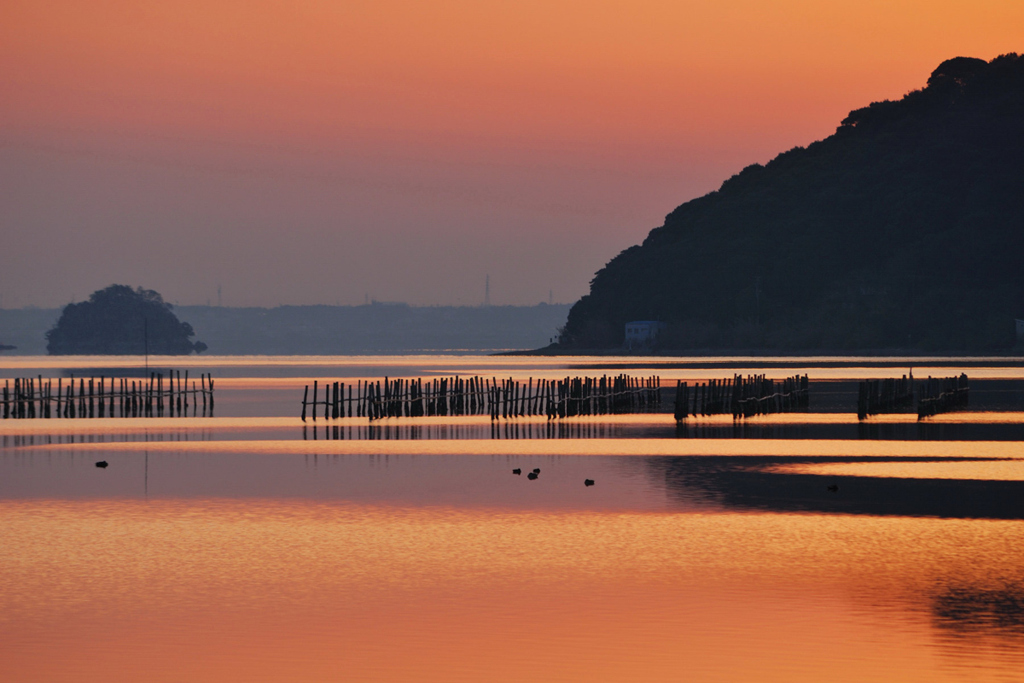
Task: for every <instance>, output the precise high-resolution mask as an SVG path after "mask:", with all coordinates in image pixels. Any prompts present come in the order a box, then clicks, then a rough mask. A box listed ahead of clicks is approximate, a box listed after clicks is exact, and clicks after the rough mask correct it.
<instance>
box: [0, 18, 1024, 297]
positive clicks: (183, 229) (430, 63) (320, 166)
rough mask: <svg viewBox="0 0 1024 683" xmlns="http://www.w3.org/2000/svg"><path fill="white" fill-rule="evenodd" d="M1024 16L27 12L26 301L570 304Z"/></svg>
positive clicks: (16, 282) (18, 258)
mask: <svg viewBox="0 0 1024 683" xmlns="http://www.w3.org/2000/svg"><path fill="white" fill-rule="evenodd" d="M1021 51H1024V2H1021V1H1020V0H976V1H975V2H971V3H967V2H963V0H959V1H956V2H953V1H950V0H928V1H925V0H913V1H909V0H903V1H900V0H886V1H881V0H862V1H861V2H857V3H839V2H831V1H824V0H818V1H810V0H775V1H774V2H755V1H753V0H699V1H693V0H690V1H687V0H675V1H673V2H666V1H653V0H629V1H628V2H626V1H619V0H615V1H602V0H588V1H587V2H582V1H579V2H571V1H564V0H545V1H544V2H539V1H534V0H519V1H518V2H499V1H493V2H481V1H479V0H478V1H477V2H469V1H460V0H456V1H444V0H437V1H435V2H398V1H394V0H375V1H374V2H366V1H363V0H348V1H342V0H334V1H330V2H327V1H321V2H317V1H308V0H290V1H288V2H278V1H274V0H245V1H244V2H243V1H242V0H204V1H203V2H197V1H193V0H175V1H174V2H166V1H163V2H156V1H155V0H154V1H136V2H128V1H121V0H92V1H90V2H80V1H70V0H53V1H48V0H31V1H27V0H5V1H4V2H3V3H2V4H0V209H2V211H0V237H2V249H0V297H2V299H0V305H2V307H4V308H14V307H21V306H27V305H36V306H59V305H63V304H65V303H68V302H69V301H71V300H79V301H80V300H82V299H83V298H85V297H87V296H88V295H89V293H90V292H92V291H93V290H95V289H98V288H100V287H103V286H106V285H108V284H111V283H113V282H118V283H123V284H130V285H143V286H145V287H148V288H153V289H156V290H158V291H160V292H161V293H163V294H164V296H165V298H166V299H167V300H169V301H172V302H177V303H181V304H193V303H206V302H207V300H211V301H212V302H214V303H215V302H216V297H217V287H218V285H221V286H222V288H223V303H224V304H225V305H232V306H236V305H269V306H272V305H277V304H282V303H291V304H308V303H328V304H334V303H341V304H353V303H362V302H363V301H364V300H365V298H366V297H371V298H374V299H377V300H382V301H407V302H410V303H414V304H471V305H475V304H479V303H480V302H481V301H482V299H483V291H484V278H485V276H486V275H487V274H490V276H491V298H492V303H496V304H506V303H511V304H531V303H537V302H539V301H547V300H548V297H549V292H553V296H554V299H555V300H556V301H564V302H569V301H572V300H575V299H576V298H578V297H579V296H580V295H582V294H584V293H585V292H586V291H587V286H588V282H589V280H590V278H591V277H592V275H593V273H594V271H595V270H597V269H598V268H600V267H601V266H602V265H603V264H604V263H605V262H607V261H608V260H609V259H610V258H612V257H613V256H614V255H615V254H616V253H618V252H619V251H620V250H622V249H624V248H626V247H628V246H630V245H632V244H635V243H637V242H639V241H640V240H642V239H643V237H644V236H645V235H646V233H647V231H649V230H650V229H651V228H653V227H656V226H657V225H660V224H661V222H662V219H663V218H664V216H665V214H666V213H668V212H669V211H671V210H672V209H673V208H675V207H676V206H677V205H678V204H680V203H682V202H684V201H686V200H688V199H691V198H693V197H696V196H699V195H701V194H703V193H705V192H707V191H709V190H713V189H715V188H717V187H718V185H719V184H720V183H721V182H722V181H723V180H724V179H725V178H727V177H728V176H730V175H731V174H733V173H735V172H737V171H739V170H740V169H741V168H743V167H744V166H746V165H748V164H750V163H754V162H762V163H763V162H765V161H767V160H768V159H770V158H771V157H773V156H774V155H775V154H777V153H779V152H781V151H784V150H786V149H789V148H791V147H793V146H796V145H805V144H807V143H809V142H811V141H813V140H816V139H820V138H822V137H825V136H827V135H829V134H830V133H831V132H833V131H834V130H835V127H836V125H837V124H838V123H839V121H840V120H841V119H842V118H843V117H844V116H845V115H846V113H847V112H848V111H849V110H851V109H854V108H858V107H861V106H864V105H866V104H868V103H869V102H872V101H876V100H881V99H892V98H898V97H900V96H902V95H903V94H904V93H906V92H908V91H909V90H913V89H916V88H919V87H922V86H923V85H924V83H925V81H926V79H927V77H928V74H929V73H930V72H931V71H932V69H934V68H935V67H936V66H937V65H938V64H939V63H940V62H941V61H942V60H944V59H947V58H950V57H954V56H958V55H966V56H974V57H981V58H984V59H991V58H992V57H995V56H997V55H999V54H1002V53H1006V52H1021Z"/></svg>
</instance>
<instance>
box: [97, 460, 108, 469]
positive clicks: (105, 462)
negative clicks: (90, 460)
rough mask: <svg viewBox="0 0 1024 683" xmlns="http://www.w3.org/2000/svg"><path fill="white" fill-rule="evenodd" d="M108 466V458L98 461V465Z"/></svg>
mask: <svg viewBox="0 0 1024 683" xmlns="http://www.w3.org/2000/svg"><path fill="white" fill-rule="evenodd" d="M106 466H107V461H106V460H100V461H99V462H98V463H96V467H100V468H103V467H106Z"/></svg>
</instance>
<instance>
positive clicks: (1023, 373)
mask: <svg viewBox="0 0 1024 683" xmlns="http://www.w3.org/2000/svg"><path fill="white" fill-rule="evenodd" d="M144 365H145V361H144V358H143V357H142V356H4V357H0V369H6V370H9V371H10V374H14V375H16V374H19V372H20V373H23V374H28V375H34V374H36V372H42V373H43V374H44V375H45V374H47V372H48V371H49V373H50V374H52V373H53V372H54V371H57V370H64V369H73V370H74V371H75V372H76V373H77V374H82V373H84V372H87V371H90V370H91V371H95V373H96V374H99V373H100V372H101V371H103V370H105V369H114V368H117V369H128V370H136V371H139V372H141V371H142V370H143V368H144ZM169 368H175V369H177V370H185V369H186V368H188V369H191V370H192V371H193V374H196V373H198V372H201V371H202V372H206V371H212V372H213V376H214V380H215V381H216V382H218V384H217V386H218V387H221V386H223V387H225V388H226V387H228V386H233V387H250V386H253V382H254V381H255V382H257V383H258V382H260V381H263V380H266V382H267V384H266V385H264V386H278V387H284V386H293V385H295V384H297V383H298V382H303V383H305V382H308V383H312V381H313V380H314V379H317V380H325V379H331V380H332V381H333V380H338V379H341V378H346V379H351V380H352V381H355V380H357V379H362V380H368V379H369V380H373V381H377V380H380V379H382V378H383V375H385V374H391V375H392V376H393V377H403V378H412V377H442V376H449V375H459V376H462V377H467V376H481V377H484V378H494V377H496V378H497V379H499V380H500V379H507V378H508V377H510V376H511V377H513V378H514V379H516V380H518V381H525V380H527V379H528V378H530V377H533V378H534V379H549V380H551V379H562V378H564V377H565V376H567V375H571V376H577V375H587V376H595V375H603V374H609V375H616V374H619V373H626V374H629V375H633V376H644V377H646V376H650V375H657V376H660V377H661V379H662V382H663V384H671V385H672V386H674V383H675V381H676V380H683V381H689V382H694V381H699V382H705V381H707V380H709V379H722V378H724V377H732V376H733V375H734V374H739V375H749V374H767V375H768V376H769V377H775V378H782V377H789V376H791V375H796V374H800V375H804V374H806V375H808V376H809V377H810V379H811V380H832V381H835V380H844V379H846V380H851V379H857V380H860V379H880V378H886V377H899V376H901V375H903V374H906V373H907V372H908V371H909V370H910V369H911V368H912V369H913V374H914V377H915V378H916V379H918V380H920V379H924V378H925V377H928V376H929V375H930V376H933V377H949V376H952V375H959V374H960V373H962V372H963V373H967V375H968V376H970V377H971V378H972V379H1004V380H1019V379H1024V365H1022V364H1021V359H1020V358H1019V357H1014V356H1006V357H991V356H990V357H970V356H961V357H952V356H951V357H935V356H893V357H873V356H735V357H732V356H494V355H441V354H421V355H417V354H410V355H366V356H206V355H203V356H150V357H149V362H148V369H149V370H152V371H154V372H161V371H165V370H167V369H169ZM287 368H298V369H300V371H299V372H297V374H299V375H300V377H268V378H257V379H255V380H254V379H253V378H252V375H257V376H258V375H260V374H264V373H268V372H272V371H276V370H280V369H287ZM312 368H318V369H319V372H320V374H312V373H311V369H312ZM239 369H245V370H246V371H247V372H248V373H250V375H249V377H246V378H241V377H239V378H230V377H227V376H225V375H228V374H233V373H234V372H237V371H238V370H239ZM331 370H335V371H336V372H334V373H332V372H331ZM218 371H222V372H218ZM335 375H337V376H335ZM229 380H230V382H231V384H229V383H228V382H229ZM222 381H223V382H224V383H223V384H221V383H220V382H222Z"/></svg>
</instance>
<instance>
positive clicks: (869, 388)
mask: <svg viewBox="0 0 1024 683" xmlns="http://www.w3.org/2000/svg"><path fill="white" fill-rule="evenodd" d="M913 406H914V373H913V371H911V373H910V376H909V377H908V376H907V375H903V377H902V378H900V379H893V378H890V379H881V380H879V379H866V380H864V381H862V382H860V384H859V385H858V388H857V419H858V420H866V419H867V418H868V417H869V416H871V415H879V414H882V413H898V412H901V411H903V410H905V409H907V408H912V407H913Z"/></svg>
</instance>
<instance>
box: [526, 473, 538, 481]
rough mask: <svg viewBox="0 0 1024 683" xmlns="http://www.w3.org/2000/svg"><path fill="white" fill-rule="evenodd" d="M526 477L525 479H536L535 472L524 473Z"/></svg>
mask: <svg viewBox="0 0 1024 683" xmlns="http://www.w3.org/2000/svg"><path fill="white" fill-rule="evenodd" d="M526 478H527V479H531V480H533V479H536V478H537V473H536V472H530V473H529V474H527V475H526Z"/></svg>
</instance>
